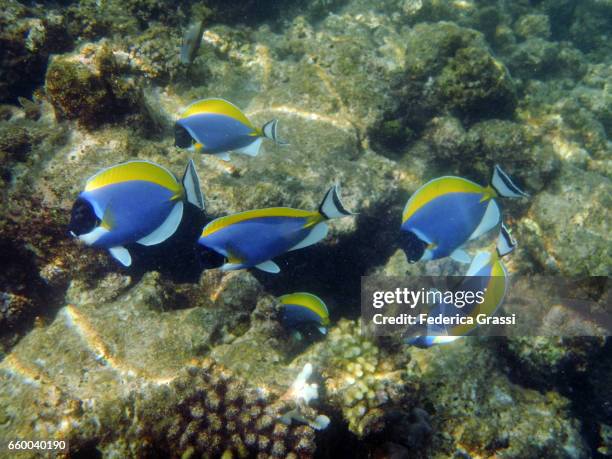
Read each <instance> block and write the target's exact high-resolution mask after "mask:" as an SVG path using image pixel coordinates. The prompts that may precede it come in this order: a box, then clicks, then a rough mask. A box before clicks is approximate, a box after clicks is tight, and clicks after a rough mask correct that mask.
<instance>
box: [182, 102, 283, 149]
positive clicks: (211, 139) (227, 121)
mask: <svg viewBox="0 0 612 459" xmlns="http://www.w3.org/2000/svg"><path fill="white" fill-rule="evenodd" d="M277 125H278V121H277V120H271V121H269V122H267V123H266V124H264V125H263V126H262V127H261V129H258V128H256V127H255V126H254V125H253V123H252V122H251V121H250V120H249V119H248V118H247V117H246V115H245V114H244V113H243V112H242V111H241V110H240V109H239V108H238V107H236V106H235V105H234V104H232V103H231V102H228V101H227V100H224V99H203V100H199V101H197V102H194V103H192V104H191V105H189V106H188V107H187V108H186V109H185V111H184V112H183V113H181V115H180V116H179V119H178V120H177V121H176V124H175V126H174V142H175V145H176V146H178V147H180V148H188V149H190V150H194V151H196V152H199V153H207V154H213V155H218V156H219V157H220V158H221V159H224V160H229V152H230V151H234V152H238V153H243V154H245V155H249V156H257V154H258V153H259V148H260V146H261V143H262V140H263V138H268V139H271V140H273V141H274V142H275V143H277V144H278V145H287V142H285V141H284V140H281V139H279V138H278V135H277V130H278V128H277Z"/></svg>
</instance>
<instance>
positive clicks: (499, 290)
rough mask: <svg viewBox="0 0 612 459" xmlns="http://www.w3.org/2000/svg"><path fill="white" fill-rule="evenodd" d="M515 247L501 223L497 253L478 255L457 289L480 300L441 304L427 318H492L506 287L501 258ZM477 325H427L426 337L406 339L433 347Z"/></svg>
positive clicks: (412, 343) (425, 346)
mask: <svg viewBox="0 0 612 459" xmlns="http://www.w3.org/2000/svg"><path fill="white" fill-rule="evenodd" d="M515 247H516V241H514V239H513V238H512V237H511V236H510V233H509V232H508V230H507V229H506V228H505V226H504V225H503V224H502V226H501V229H500V234H499V237H498V243H497V251H495V252H493V253H488V252H480V253H478V255H476V257H475V258H474V260H473V261H472V264H471V265H470V267H469V268H468V270H467V272H466V274H465V277H464V278H463V280H462V281H461V284H460V285H459V287H458V288H457V289H456V291H458V292H472V293H473V294H474V295H473V297H477V293H481V294H483V301H482V302H480V303H478V302H473V303H472V304H465V305H463V307H457V306H455V305H454V304H452V303H445V302H441V303H439V304H437V305H436V306H435V307H434V308H433V309H432V311H431V312H430V313H429V314H428V315H429V316H430V317H437V316H443V317H451V316H455V315H459V316H463V317H467V316H473V317H474V316H476V315H477V314H485V315H487V316H492V315H494V314H495V313H496V312H497V309H498V308H499V307H500V306H501V304H502V303H503V300H504V298H505V296H506V290H507V287H508V272H507V271H506V267H505V266H504V264H503V263H502V260H501V258H502V257H503V256H505V255H507V254H508V253H510V252H512V250H514V248H515ZM464 295H465V294H464ZM476 326H477V325H476V323H475V324H473V325H456V326H453V327H450V328H447V327H446V326H444V325H430V326H428V327H427V333H428V334H427V335H423V336H414V337H411V338H409V339H407V340H406V342H407V343H408V344H411V345H413V346H417V347H421V348H428V347H431V346H434V345H436V344H446V343H450V342H453V341H455V340H456V339H458V338H460V337H462V336H465V335H466V334H468V333H470V332H471V331H472V330H473V329H474V328H476Z"/></svg>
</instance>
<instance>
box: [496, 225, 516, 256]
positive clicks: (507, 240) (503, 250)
mask: <svg viewBox="0 0 612 459" xmlns="http://www.w3.org/2000/svg"><path fill="white" fill-rule="evenodd" d="M515 247H516V240H515V239H514V238H513V237H512V235H511V234H510V231H508V228H506V226H505V225H504V224H503V223H502V225H501V228H500V230H499V237H498V238H497V253H498V255H499V256H500V257H503V256H504V255H508V254H509V253H510V252H512V251H513V250H514V248H515Z"/></svg>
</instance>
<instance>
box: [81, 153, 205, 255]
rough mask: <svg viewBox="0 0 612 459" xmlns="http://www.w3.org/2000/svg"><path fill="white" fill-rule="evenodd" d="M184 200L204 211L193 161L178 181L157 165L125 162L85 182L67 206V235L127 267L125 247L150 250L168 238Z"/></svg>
mask: <svg viewBox="0 0 612 459" xmlns="http://www.w3.org/2000/svg"><path fill="white" fill-rule="evenodd" d="M183 201H187V202H189V203H191V204H193V205H195V206H196V207H198V208H200V209H203V208H204V198H203V196H202V193H201V191H200V184H199V178H198V176H197V172H196V170H195V166H194V164H193V161H189V163H188V165H187V168H186V170H185V175H184V177H183V181H182V183H181V182H179V181H178V180H177V178H176V177H175V176H174V175H173V174H172V173H171V172H170V171H168V170H167V169H165V168H163V167H162V166H159V165H158V164H155V163H152V162H149V161H141V160H136V161H128V162H126V163H122V164H118V165H116V166H112V167H109V168H107V169H104V170H102V171H100V172H99V173H97V174H96V175H94V176H93V177H91V178H90V179H88V180H87V183H86V185H85V190H84V191H83V192H81V193H80V194H79V197H78V199H77V200H76V202H75V204H74V206H73V208H72V216H71V219H70V232H71V233H72V234H73V235H74V236H75V237H78V238H79V239H80V240H81V241H83V242H84V243H85V244H87V245H90V246H93V247H99V248H105V249H108V250H109V251H110V253H111V255H112V256H113V257H114V258H116V259H117V260H118V261H119V262H120V263H122V264H123V265H124V266H130V265H131V263H132V258H131V256H130V254H129V252H128V250H127V249H126V248H125V247H124V245H127V244H131V243H138V244H141V245H145V246H151V245H155V244H159V243H161V242H163V241H165V240H166V239H168V238H169V237H170V236H172V234H174V232H175V231H176V229H177V228H178V226H179V224H180V222H181V219H182V216H183Z"/></svg>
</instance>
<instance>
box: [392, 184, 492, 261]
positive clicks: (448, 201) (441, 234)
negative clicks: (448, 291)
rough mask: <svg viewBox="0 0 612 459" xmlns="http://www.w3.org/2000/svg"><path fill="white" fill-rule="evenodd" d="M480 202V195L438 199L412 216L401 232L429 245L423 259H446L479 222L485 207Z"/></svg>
mask: <svg viewBox="0 0 612 459" xmlns="http://www.w3.org/2000/svg"><path fill="white" fill-rule="evenodd" d="M482 198H483V194H482V193H480V194H478V193H448V194H444V195H441V196H439V197H437V198H435V199H432V200H431V201H429V202H428V203H427V204H425V205H423V206H422V207H420V208H419V209H418V210H417V211H416V212H414V214H412V216H411V217H410V218H409V219H408V220H406V221H404V223H402V226H401V229H402V231H412V232H414V233H415V234H417V235H418V236H421V237H423V238H426V239H427V241H429V243H430V244H431V247H430V248H429V255H428V256H427V259H430V260H435V259H438V258H444V257H447V256H449V255H451V254H452V253H453V252H454V251H455V250H457V249H458V248H459V247H461V246H462V245H463V244H465V242H466V241H468V240H469V238H470V236H471V235H472V234H473V233H474V231H475V230H476V228H477V227H478V225H479V223H480V222H481V221H482V219H483V217H484V215H485V213H486V211H487V207H488V205H489V201H488V200H486V201H483V200H482ZM494 205H495V204H494Z"/></svg>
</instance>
